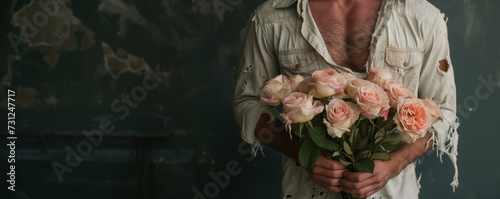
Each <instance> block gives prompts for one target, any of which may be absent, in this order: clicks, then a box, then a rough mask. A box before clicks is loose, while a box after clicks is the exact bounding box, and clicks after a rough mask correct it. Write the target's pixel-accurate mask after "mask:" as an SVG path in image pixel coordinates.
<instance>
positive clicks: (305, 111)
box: [280, 92, 324, 132]
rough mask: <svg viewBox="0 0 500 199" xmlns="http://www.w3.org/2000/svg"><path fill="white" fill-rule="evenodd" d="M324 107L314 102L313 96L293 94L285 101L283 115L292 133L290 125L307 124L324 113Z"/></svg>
mask: <svg viewBox="0 0 500 199" xmlns="http://www.w3.org/2000/svg"><path fill="white" fill-rule="evenodd" d="M323 108H324V106H323V105H322V104H321V103H320V102H319V101H316V102H313V96H312V95H309V94H305V93H300V92H293V93H292V94H290V95H289V96H288V97H286V98H285V99H284V100H283V113H281V114H280V115H281V117H283V119H285V121H286V126H287V128H288V131H289V132H290V130H291V128H290V124H291V123H298V122H307V121H310V120H312V118H313V117H314V116H315V115H317V114H318V113H321V112H322V111H323Z"/></svg>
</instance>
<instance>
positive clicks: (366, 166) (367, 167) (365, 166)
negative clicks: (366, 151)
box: [356, 158, 375, 174]
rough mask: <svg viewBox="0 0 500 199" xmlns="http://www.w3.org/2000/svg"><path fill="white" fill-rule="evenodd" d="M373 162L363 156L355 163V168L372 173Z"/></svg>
mask: <svg viewBox="0 0 500 199" xmlns="http://www.w3.org/2000/svg"><path fill="white" fill-rule="evenodd" d="M373 169H375V163H374V162H373V160H372V159H370V158H365V159H362V160H360V161H359V162H357V163H356V170H357V171H359V172H367V173H371V174H373Z"/></svg>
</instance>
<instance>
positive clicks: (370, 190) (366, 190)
mask: <svg viewBox="0 0 500 199" xmlns="http://www.w3.org/2000/svg"><path fill="white" fill-rule="evenodd" d="M340 188H341V190H342V191H344V192H346V193H349V194H351V195H352V196H353V197H355V198H366V197H368V196H370V195H372V194H374V193H375V192H377V191H378V190H379V189H380V188H381V187H380V186H379V183H375V184H372V185H369V186H366V187H363V188H361V189H349V188H345V187H342V186H341V187H340Z"/></svg>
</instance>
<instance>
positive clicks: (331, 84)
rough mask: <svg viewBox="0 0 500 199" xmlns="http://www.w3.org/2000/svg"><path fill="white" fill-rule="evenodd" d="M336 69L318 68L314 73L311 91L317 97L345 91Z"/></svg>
mask: <svg viewBox="0 0 500 199" xmlns="http://www.w3.org/2000/svg"><path fill="white" fill-rule="evenodd" d="M337 74H338V73H337V71H335V70H334V69H323V70H317V71H315V72H314V73H313V74H312V82H313V85H312V86H311V90H310V91H309V93H310V94H312V95H313V96H314V97H315V98H324V97H330V96H333V95H335V94H340V93H343V92H344V89H342V87H341V86H340V84H339V82H338V77H337Z"/></svg>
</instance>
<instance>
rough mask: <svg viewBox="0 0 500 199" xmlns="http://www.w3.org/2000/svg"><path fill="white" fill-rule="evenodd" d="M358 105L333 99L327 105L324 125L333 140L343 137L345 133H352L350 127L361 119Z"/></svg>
mask: <svg viewBox="0 0 500 199" xmlns="http://www.w3.org/2000/svg"><path fill="white" fill-rule="evenodd" d="M360 113H361V110H359V108H358V105H356V104H354V103H352V102H345V101H344V100H342V99H338V98H333V99H332V100H331V101H330V103H329V104H328V105H326V115H327V117H326V118H323V123H325V125H326V129H327V131H328V135H330V136H331V137H332V138H336V137H342V134H344V133H345V132H350V129H349V128H350V127H351V126H352V124H354V122H356V120H358V119H359V114H360Z"/></svg>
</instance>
